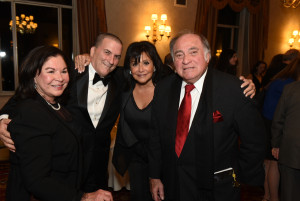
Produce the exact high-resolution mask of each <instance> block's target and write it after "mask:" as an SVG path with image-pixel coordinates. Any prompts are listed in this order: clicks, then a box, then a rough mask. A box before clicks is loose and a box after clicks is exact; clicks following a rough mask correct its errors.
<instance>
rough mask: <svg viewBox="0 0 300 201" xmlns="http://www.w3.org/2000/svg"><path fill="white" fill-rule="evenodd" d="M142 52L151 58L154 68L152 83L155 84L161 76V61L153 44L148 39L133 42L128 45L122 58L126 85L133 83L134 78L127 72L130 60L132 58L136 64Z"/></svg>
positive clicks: (129, 85)
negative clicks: (123, 58)
mask: <svg viewBox="0 0 300 201" xmlns="http://www.w3.org/2000/svg"><path fill="white" fill-rule="evenodd" d="M143 52H144V53H145V54H147V55H148V57H149V58H150V59H151V60H152V62H153V66H154V67H155V69H156V70H155V72H154V73H153V75H152V82H153V84H154V85H155V84H156V83H157V82H158V81H159V80H160V79H161V78H162V77H163V73H162V71H163V63H162V60H161V58H160V57H159V55H158V53H157V51H156V48H155V46H154V45H153V44H152V43H150V42H148V41H141V42H134V43H131V44H130V45H129V46H128V48H127V51H126V55H125V60H124V73H125V78H126V79H127V81H128V87H131V84H132V82H134V83H135V80H134V79H133V77H132V76H131V75H130V73H129V72H130V61H131V60H132V59H134V62H135V63H136V64H138V63H139V62H140V58H141V55H142V53H143Z"/></svg>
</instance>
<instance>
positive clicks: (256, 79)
mask: <svg viewBox="0 0 300 201" xmlns="http://www.w3.org/2000/svg"><path fill="white" fill-rule="evenodd" d="M266 70H267V63H266V62H264V61H258V62H257V63H256V64H255V65H254V66H253V69H252V72H251V74H250V75H249V76H248V78H249V79H252V81H253V83H254V85H255V88H256V92H257V93H259V92H261V91H262V89H263V87H262V84H261V82H262V79H263V77H264V74H265V72H266Z"/></svg>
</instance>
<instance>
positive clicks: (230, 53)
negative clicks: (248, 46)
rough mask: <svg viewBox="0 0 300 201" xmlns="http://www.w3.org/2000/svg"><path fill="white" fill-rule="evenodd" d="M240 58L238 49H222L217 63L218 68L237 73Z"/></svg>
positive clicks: (233, 73) (232, 73)
mask: <svg viewBox="0 0 300 201" xmlns="http://www.w3.org/2000/svg"><path fill="white" fill-rule="evenodd" d="M237 65H238V58H237V53H236V51H234V50H232V49H225V50H223V51H222V53H221V55H220V57H219V60H218V62H217V65H216V69H218V70H220V71H222V72H225V73H229V74H231V75H235V76H236V73H237Z"/></svg>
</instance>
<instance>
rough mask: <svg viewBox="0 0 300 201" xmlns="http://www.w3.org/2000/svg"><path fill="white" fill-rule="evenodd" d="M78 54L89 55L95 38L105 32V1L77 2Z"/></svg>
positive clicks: (84, 0)
mask: <svg viewBox="0 0 300 201" xmlns="http://www.w3.org/2000/svg"><path fill="white" fill-rule="evenodd" d="M77 9H78V33H79V34H78V35H79V51H80V54H83V53H89V52H90V48H91V47H92V46H93V45H94V42H95V40H96V37H97V35H98V34H99V33H101V32H107V24H106V14H105V0H88V1H86V0H77Z"/></svg>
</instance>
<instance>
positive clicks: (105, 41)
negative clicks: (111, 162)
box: [0, 33, 123, 192]
mask: <svg viewBox="0 0 300 201" xmlns="http://www.w3.org/2000/svg"><path fill="white" fill-rule="evenodd" d="M121 53H122V42H121V40H120V39H119V38H118V37H117V36H115V35H113V34H110V33H102V34H100V35H98V37H97V39H96V42H95V45H94V46H93V47H92V48H91V50H90V61H91V63H90V64H89V66H88V67H87V69H88V70H86V71H85V72H84V73H77V72H74V73H76V74H75V75H72V78H74V77H75V80H74V82H73V83H72V85H71V87H72V89H71V95H70V98H69V101H68V103H67V105H66V106H67V108H68V110H69V111H70V112H71V113H72V114H73V118H74V119H75V122H76V123H78V124H80V125H82V130H81V134H82V136H83V138H82V139H83V152H84V153H83V154H84V167H83V168H84V181H85V182H84V184H83V186H82V190H83V191H84V192H93V191H95V190H98V189H107V188H108V187H107V185H108V184H107V183H108V172H107V166H108V156H109V150H110V131H111V129H112V128H113V126H114V123H115V121H116V119H117V117H118V114H119V110H120V108H119V106H120V94H121V90H122V83H123V71H122V69H121V68H119V67H117V65H118V63H119V60H120V58H121ZM13 106H14V103H13V100H10V101H9V103H8V104H6V106H5V107H6V108H7V107H10V108H7V110H9V109H13ZM9 121H10V120H9V119H3V120H1V126H0V127H1V129H0V130H1V136H2V137H3V138H2V137H1V140H2V141H4V144H5V145H6V146H7V147H8V148H9V149H10V150H11V151H15V147H14V143H13V141H12V140H11V138H10V134H9V132H8V131H7V124H8V123H9ZM4 136H6V137H5V138H4Z"/></svg>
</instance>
